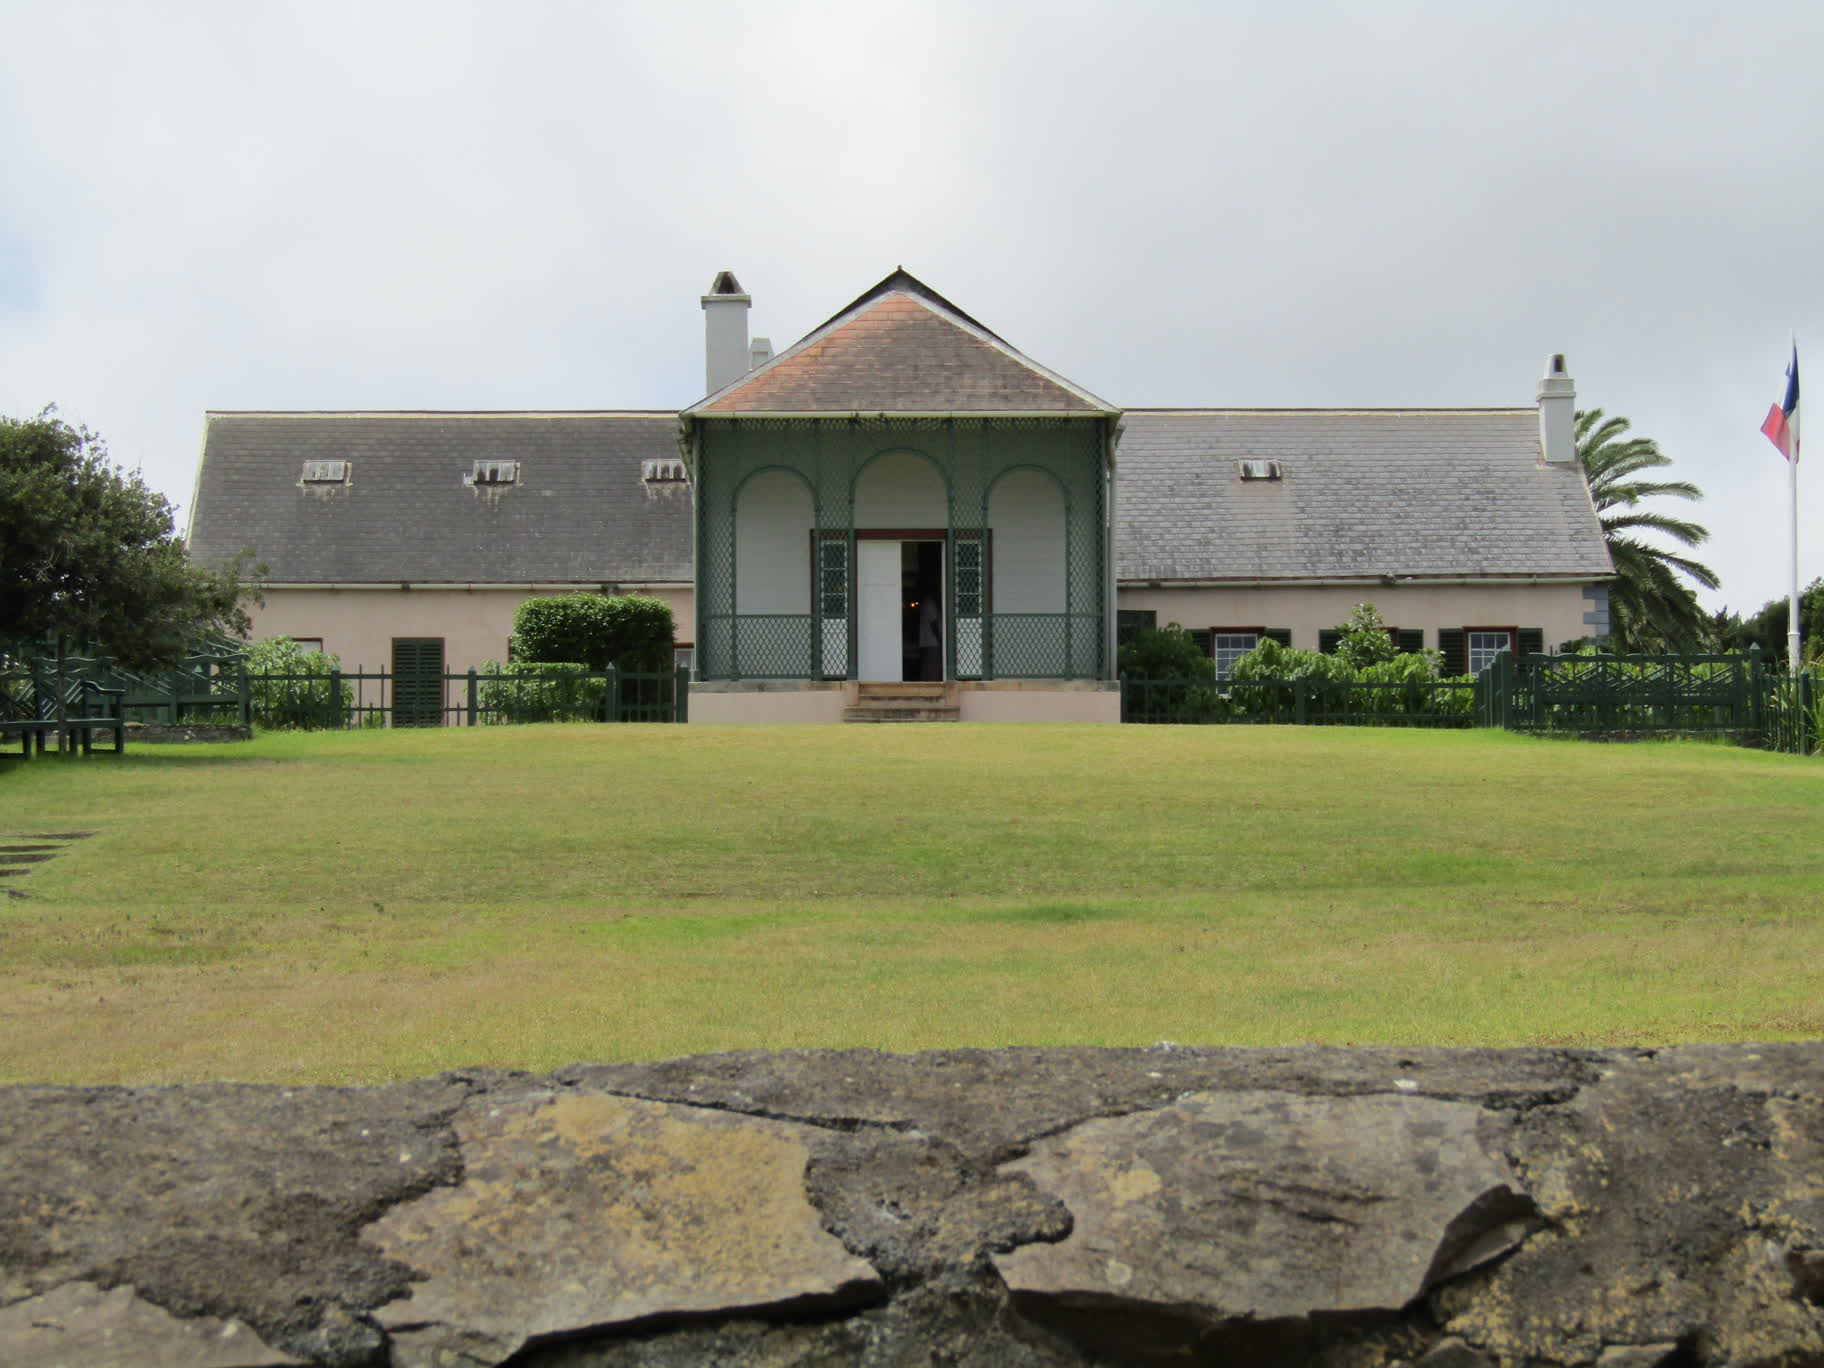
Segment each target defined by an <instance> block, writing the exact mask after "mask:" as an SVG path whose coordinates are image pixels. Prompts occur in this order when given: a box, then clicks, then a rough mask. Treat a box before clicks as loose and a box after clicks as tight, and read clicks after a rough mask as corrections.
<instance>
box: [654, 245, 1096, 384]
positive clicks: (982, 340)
mask: <svg viewBox="0 0 1824 1368" xmlns="http://www.w3.org/2000/svg"><path fill="white" fill-rule="evenodd" d="M1114 411H1115V409H1114V406H1113V405H1111V404H1107V403H1105V402H1103V401H1102V400H1100V399H1098V398H1096V396H1095V395H1093V394H1090V393H1089V392H1088V391H1087V390H1084V389H1080V388H1079V387H1078V386H1076V385H1073V384H1071V383H1070V381H1068V380H1066V379H1064V378H1063V377H1062V376H1060V375H1057V374H1055V373H1053V372H1052V371H1049V370H1047V369H1045V367H1043V366H1041V365H1039V364H1038V363H1037V362H1036V361H1033V360H1032V359H1031V358H1030V357H1027V356H1025V355H1023V354H1021V353H1020V352H1019V351H1017V350H1015V349H1014V348H1013V347H1011V346H1009V345H1008V344H1007V343H1006V342H1005V341H1003V340H1002V339H1001V338H1000V337H998V336H996V335H995V334H994V333H992V332H990V331H989V330H988V329H987V328H984V327H983V326H982V325H981V324H980V323H978V322H976V321H975V320H974V319H973V318H971V317H969V315H968V314H965V313H964V312H963V311H962V310H960V309H958V308H957V307H956V306H955V305H953V304H951V303H950V301H949V300H947V299H945V298H944V297H943V296H942V295H940V294H938V293H937V292H936V291H935V290H933V289H931V288H930V287H929V286H927V285H925V284H924V283H923V282H922V281H920V280H919V279H918V278H917V277H916V276H913V275H912V274H911V273H909V272H907V271H905V270H898V271H894V272H893V273H892V274H891V275H889V276H888V277H887V278H886V279H885V280H883V281H881V282H880V283H879V284H878V285H876V286H875V287H874V288H873V289H871V290H869V291H868V292H867V293H866V294H864V295H862V296H861V298H859V299H857V300H856V301H855V302H854V303H853V304H851V305H849V307H848V308H847V309H845V310H843V311H842V312H841V313H839V314H837V315H836V316H835V317H834V318H832V319H830V320H829V321H828V322H827V323H825V324H823V325H822V326H821V327H819V328H817V329H816V330H815V331H813V332H811V333H810V334H809V335H808V336H806V337H805V338H804V339H803V340H802V341H800V342H798V343H796V344H795V345H794V346H792V347H791V348H789V349H788V350H786V351H784V352H781V353H780V354H779V355H778V356H776V357H774V358H773V359H772V360H771V361H769V362H767V363H766V364H765V365H763V366H760V367H759V368H757V369H755V370H753V371H750V372H749V373H748V374H747V375H745V376H743V377H742V378H741V379H739V380H736V381H734V382H733V383H732V384H730V385H728V386H726V387H724V388H723V389H721V390H718V391H717V392H716V393H715V394H712V395H710V396H709V397H708V398H706V399H704V400H703V401H702V402H701V403H699V404H697V405H695V406H694V407H693V408H691V409H688V410H686V413H687V414H688V415H690V416H725V415H730V416H732V415H738V414H742V413H892V412H918V413H1059V414H1065V413H1082V414H1096V413H1113V412H1114Z"/></svg>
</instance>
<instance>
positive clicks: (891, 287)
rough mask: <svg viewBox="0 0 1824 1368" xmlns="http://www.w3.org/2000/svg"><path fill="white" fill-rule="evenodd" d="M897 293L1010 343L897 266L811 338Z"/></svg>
mask: <svg viewBox="0 0 1824 1368" xmlns="http://www.w3.org/2000/svg"><path fill="white" fill-rule="evenodd" d="M894 293H899V294H909V295H913V296H916V297H917V298H919V299H922V300H924V301H925V302H926V303H929V304H935V305H937V307H938V308H940V309H942V310H943V311H944V312H945V313H949V314H953V315H955V316H956V317H957V318H960V319H962V320H963V322H965V323H967V324H969V326H970V327H972V328H975V329H976V330H978V331H980V332H984V333H987V334H988V336H990V337H992V338H993V339H994V340H995V341H996V342H999V343H1001V344H1002V345H1003V346H1005V345H1006V343H1007V339H1006V338H1004V337H1002V336H1001V335H1000V334H999V333H997V332H995V331H994V329H993V328H990V327H987V326H985V325H984V324H983V323H982V322H981V321H980V320H979V319H976V318H972V317H970V316H969V315H968V314H966V313H964V312H963V311H962V310H961V309H959V308H957V307H956V305H954V304H952V303H951V302H950V301H949V300H948V299H945V298H944V297H943V296H942V295H941V294H939V293H938V292H937V291H936V290H934V289H932V288H931V287H930V286H929V285H927V284H925V282H924V281H922V280H920V279H919V278H918V277H917V276H915V275H913V274H912V272H910V271H908V270H907V269H906V268H905V267H904V266H895V267H894V268H893V269H892V270H891V271H889V272H887V274H886V275H885V276H884V277H883V278H882V279H881V280H880V281H879V282H878V283H877V284H875V285H873V286H871V287H869V288H868V289H866V290H863V291H862V292H861V293H860V294H858V295H856V296H855V298H854V299H852V300H850V301H849V302H848V303H847V304H844V305H843V306H842V307H841V308H840V309H838V310H836V312H835V313H833V314H831V315H830V316H829V317H828V318H826V319H824V320H823V322H821V323H819V324H818V325H817V326H816V327H815V328H812V329H811V332H810V334H809V335H811V336H815V335H816V334H817V333H819V332H822V331H823V330H824V329H825V328H827V327H829V326H830V324H832V323H834V322H835V321H836V320H837V319H839V318H841V317H843V316H844V315H846V314H852V313H854V312H855V311H856V310H857V309H859V308H860V307H861V306H862V305H864V304H866V303H867V302H868V301H869V300H873V299H878V298H880V297H881V296H882V295H888V294H894Z"/></svg>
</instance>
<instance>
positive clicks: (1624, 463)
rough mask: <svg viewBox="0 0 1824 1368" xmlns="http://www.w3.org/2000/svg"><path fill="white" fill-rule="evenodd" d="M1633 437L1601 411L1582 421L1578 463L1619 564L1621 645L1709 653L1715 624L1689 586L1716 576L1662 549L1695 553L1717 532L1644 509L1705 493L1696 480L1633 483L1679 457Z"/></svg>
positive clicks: (1612, 602)
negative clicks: (1648, 503)
mask: <svg viewBox="0 0 1824 1368" xmlns="http://www.w3.org/2000/svg"><path fill="white" fill-rule="evenodd" d="M1627 431H1628V420H1627V419H1626V418H1605V417H1604V416H1603V412H1602V410H1601V409H1590V410H1589V411H1588V412H1580V413H1579V414H1578V415H1577V458H1578V460H1579V461H1580V462H1581V463H1582V465H1583V473H1584V477H1585V478H1586V479H1587V480H1588V481H1589V484H1590V498H1591V499H1592V500H1593V501H1594V502H1595V504H1596V513H1597V516H1598V517H1599V518H1600V519H1601V521H1602V534H1603V536H1604V537H1605V538H1607V540H1608V543H1609V558H1610V559H1611V560H1612V561H1614V562H1615V579H1614V580H1613V581H1612V582H1611V584H1610V586H1609V630H1610V633H1611V635H1612V637H1613V644H1614V646H1615V649H1616V650H1618V651H1627V652H1666V651H1671V652H1678V651H1696V650H1702V649H1704V648H1705V647H1706V646H1708V645H1709V644H1711V633H1710V618H1709V616H1708V615H1707V614H1706V613H1705V612H1704V610H1703V609H1702V608H1701V607H1700V606H1699V605H1698V602H1697V594H1696V593H1695V592H1694V591H1693V589H1692V588H1691V585H1690V583H1687V581H1695V582H1696V583H1698V584H1701V585H1703V586H1704V587H1705V588H1706V589H1714V588H1716V586H1717V582H1718V581H1717V578H1716V572H1715V571H1713V570H1711V569H1710V567H1709V566H1707V565H1703V564H1700V563H1699V562H1697V561H1694V560H1691V559H1689V558H1687V557H1684V556H1680V555H1677V554H1675V553H1674V552H1672V551H1669V550H1667V549H1666V548H1665V547H1664V546H1663V545H1661V544H1660V543H1661V542H1664V541H1672V542H1676V543H1678V544H1680V545H1682V546H1689V547H1695V546H1699V545H1701V544H1702V543H1703V542H1705V541H1707V540H1708V539H1709V537H1710V533H1709V531H1708V529H1706V528H1704V527H1701V526H1699V525H1698V524H1697V523H1694V522H1690V521H1687V520H1686V519H1683V518H1675V517H1673V516H1671V515H1670V514H1667V513H1656V512H1652V511H1651V510H1648V509H1645V508H1642V507H1641V503H1642V501H1643V500H1646V499H1653V498H1661V497H1670V498H1675V499H1691V500H1698V499H1702V498H1703V497H1704V495H1703V491H1702V490H1700V489H1699V488H1698V487H1697V486H1696V485H1694V484H1692V483H1691V482H1690V481H1689V480H1637V479H1635V478H1633V477H1634V476H1636V475H1638V474H1640V473H1641V472H1642V471H1646V470H1657V469H1659V468H1661V467H1663V466H1669V465H1671V464H1672V458H1671V457H1669V456H1667V455H1665V454H1664V453H1663V452H1661V451H1660V449H1659V445H1658V443H1656V442H1655V441H1653V439H1652V438H1650V437H1628V436H1627V435H1626V434H1627ZM1641 533H1645V534H1646V538H1647V539H1646V540H1642V538H1641V536H1640V535H1639V534H1641ZM1681 576H1682V577H1683V578H1681Z"/></svg>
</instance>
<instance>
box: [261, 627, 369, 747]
mask: <svg viewBox="0 0 1824 1368" xmlns="http://www.w3.org/2000/svg"><path fill="white" fill-rule="evenodd" d="M243 659H244V663H245V666H246V670H247V693H248V698H249V700H250V702H251V704H252V710H253V724H254V725H255V726H256V727H269V728H272V729H274V730H284V731H314V730H316V729H317V728H319V727H340V726H342V725H343V723H344V721H345V720H346V718H347V716H348V712H349V709H350V708H351V707H352V706H353V705H354V701H355V690H354V686H353V685H352V684H349V683H347V682H343V683H342V686H341V688H340V689H339V690H338V689H336V688H335V683H336V681H334V680H332V679H331V678H330V674H331V672H332V671H335V670H339V669H341V668H342V661H341V658H340V657H339V656H336V655H333V654H331V653H329V652H326V651H307V650H305V649H304V648H303V647H302V646H300V645H298V643H297V642H295V641H293V640H292V639H291V638H290V637H288V636H270V637H263V638H261V639H260V640H259V641H256V642H254V643H253V644H252V645H251V646H249V647H248V648H247V651H246V655H245V656H244V658H243ZM274 676H277V677H276V678H275V677H274Z"/></svg>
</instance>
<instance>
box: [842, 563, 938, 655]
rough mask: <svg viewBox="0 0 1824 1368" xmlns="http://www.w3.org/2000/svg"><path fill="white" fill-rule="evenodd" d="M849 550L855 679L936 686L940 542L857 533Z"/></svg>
mask: <svg viewBox="0 0 1824 1368" xmlns="http://www.w3.org/2000/svg"><path fill="white" fill-rule="evenodd" d="M855 549H856V557H855V561H856V566H855V569H856V581H857V584H856V610H857V612H856V623H855V636H856V650H857V655H858V657H859V663H860V667H861V668H860V670H859V671H858V672H857V674H856V678H857V679H861V680H866V681H870V682H878V681H903V680H929V681H932V682H934V683H939V682H942V680H943V678H944V618H943V602H944V543H943V542H942V541H941V540H932V539H924V538H921V539H919V540H917V541H913V540H905V541H896V540H893V541H890V540H885V539H876V538H871V537H868V536H866V534H862V536H861V539H860V540H858V541H857V543H856V548H855Z"/></svg>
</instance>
